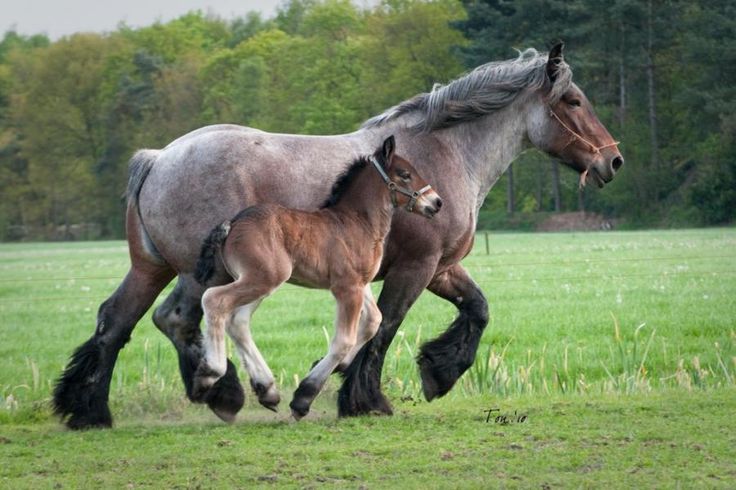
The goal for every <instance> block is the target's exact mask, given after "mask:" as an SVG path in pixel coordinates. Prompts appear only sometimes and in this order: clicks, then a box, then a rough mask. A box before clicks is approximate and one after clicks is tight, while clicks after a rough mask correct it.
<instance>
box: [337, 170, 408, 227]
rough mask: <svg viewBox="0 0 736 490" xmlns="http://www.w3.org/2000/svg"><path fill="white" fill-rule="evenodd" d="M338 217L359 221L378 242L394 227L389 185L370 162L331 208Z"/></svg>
mask: <svg viewBox="0 0 736 490" xmlns="http://www.w3.org/2000/svg"><path fill="white" fill-rule="evenodd" d="M329 209H331V211H332V213H333V214H335V215H344V216H351V217H354V218H357V219H358V220H359V221H360V222H362V223H363V224H364V225H366V226H367V228H368V229H369V230H370V232H371V233H372V234H375V235H376V236H375V238H382V237H384V236H385V235H386V234H387V233H388V230H389V227H390V226H391V217H392V216H393V210H394V207H393V204H392V203H391V194H390V192H389V190H388V185H386V183H385V182H384V181H383V179H382V178H381V176H380V175H379V173H378V170H376V169H375V168H374V167H373V165H372V164H371V163H370V162H366V163H365V167H364V168H363V169H361V171H360V173H359V174H358V175H356V176H355V178H354V179H353V181H352V182H350V184H349V185H348V187H347V189H345V193H344V194H343V195H342V197H341V198H340V200H339V201H338V202H337V203H336V204H335V205H334V206H333V207H332V208H329Z"/></svg>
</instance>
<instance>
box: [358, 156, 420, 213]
mask: <svg viewBox="0 0 736 490" xmlns="http://www.w3.org/2000/svg"><path fill="white" fill-rule="evenodd" d="M368 160H370V162H371V163H372V164H373V166H374V167H376V170H378V173H379V174H380V175H381V178H382V179H383V181H384V182H385V183H386V185H387V186H388V190H389V192H390V194H391V204H393V206H394V207H397V206H398V202H397V200H396V193H397V192H400V193H401V194H404V195H405V196H408V197H409V202H408V203H406V210H407V211H409V212H412V211H414V205H415V204H416V203H417V201H418V200H419V198H420V197H422V195H423V194H424V193H426V192H428V191H429V190H430V189H432V186H431V185H425V186H424V187H422V188H421V189H419V190H418V191H413V190H411V189H407V188H405V187H399V186H398V185H397V184H396V182H394V181H393V180H391V179H390V178H389V176H388V174H387V173H386V171H385V170H384V169H383V167H382V166H381V164H380V163H378V160H376V158H375V157H374V156H373V155H371V156H370V157H369V158H368Z"/></svg>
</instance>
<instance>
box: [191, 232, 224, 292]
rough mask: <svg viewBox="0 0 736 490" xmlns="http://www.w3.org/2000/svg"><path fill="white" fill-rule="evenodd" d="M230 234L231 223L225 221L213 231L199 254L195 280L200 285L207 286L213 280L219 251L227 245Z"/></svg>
mask: <svg viewBox="0 0 736 490" xmlns="http://www.w3.org/2000/svg"><path fill="white" fill-rule="evenodd" d="M229 233H230V221H225V222H224V223H222V224H221V225H217V226H216V227H215V229H214V230H212V231H211V232H210V234H209V236H208V237H207V238H205V240H204V243H203V244H202V251H201V252H200V253H199V260H197V268H196V269H195V271H194V279H196V280H197V282H198V283H200V284H205V283H207V281H209V280H210V279H211V278H212V275H213V274H214V273H215V259H216V258H217V251H218V250H219V249H220V247H222V244H223V243H225V239H226V238H227V235H228V234H229Z"/></svg>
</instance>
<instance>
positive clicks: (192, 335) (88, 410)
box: [53, 44, 624, 428]
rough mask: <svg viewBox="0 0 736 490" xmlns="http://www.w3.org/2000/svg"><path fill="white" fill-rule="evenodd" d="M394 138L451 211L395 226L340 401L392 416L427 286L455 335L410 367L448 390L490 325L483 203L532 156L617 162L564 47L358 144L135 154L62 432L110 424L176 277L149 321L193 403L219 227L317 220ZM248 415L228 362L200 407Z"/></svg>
mask: <svg viewBox="0 0 736 490" xmlns="http://www.w3.org/2000/svg"><path fill="white" fill-rule="evenodd" d="M390 134H393V135H395V136H396V140H397V144H398V146H399V147H401V148H402V155H403V156H404V157H405V158H407V159H408V160H409V161H411V162H414V163H415V165H416V168H417V171H418V172H420V173H421V174H422V176H423V177H424V178H425V179H427V180H428V181H429V182H432V185H433V187H434V188H435V189H436V190H437V192H438V193H439V194H440V195H442V196H443V197H444V198H445V200H446V205H445V206H444V207H443V210H442V213H440V214H439V215H438V217H437V218H436V219H434V220H431V221H430V220H425V219H423V218H421V217H419V216H416V215H413V214H410V213H400V214H398V215H397V216H396V218H395V219H394V221H393V225H392V228H391V231H390V232H389V236H388V238H387V242H386V246H385V250H384V256H383V261H382V263H381V267H380V270H379V272H378V274H377V276H376V278H377V279H383V280H384V284H383V290H382V291H381V294H380V296H379V298H378V307H379V308H380V310H381V313H382V315H383V319H382V322H381V326H380V328H379V331H378V333H377V334H376V336H375V337H373V339H372V340H371V341H370V342H368V343H367V344H366V345H365V346H364V347H363V348H362V349H361V351H360V352H359V353H358V355H357V356H356V357H355V359H354V360H353V362H352V363H351V365H350V366H349V368H348V369H347V371H346V372H345V373H344V381H343V385H342V387H341V388H340V391H339V396H338V405H339V406H338V411H339V414H340V415H342V416H346V415H356V414H364V413H372V412H377V413H384V414H390V413H391V405H390V404H389V402H388V401H387V400H386V398H385V397H384V395H383V394H382V393H381V387H380V379H381V370H382V368H383V361H384V357H385V355H386V350H387V349H388V346H389V344H390V343H391V341H392V339H393V338H394V335H395V334H396V330H397V328H398V327H399V325H400V324H401V321H402V320H403V318H404V316H405V315H406V312H407V311H408V309H409V308H410V307H411V305H412V304H413V303H414V301H415V300H416V299H417V297H418V296H419V294H420V293H421V292H422V291H423V290H424V289H425V288H427V289H429V290H430V291H432V292H433V293H434V294H436V295H437V296H439V297H441V298H444V299H445V300H447V301H450V302H452V303H453V304H454V305H455V306H456V307H457V309H458V316H457V318H456V319H455V320H454V321H453V322H452V324H451V325H450V326H449V328H448V329H447V331H445V332H444V333H443V334H442V335H440V336H439V337H438V338H436V339H433V340H431V341H429V342H427V343H425V344H424V345H423V346H422V348H421V351H420V354H419V356H418V359H417V362H418V364H419V370H420V374H421V379H422V388H423V391H424V395H425V397H426V398H427V399H428V400H432V399H433V398H436V397H439V396H442V395H444V394H445V393H447V392H448V391H449V390H450V389H451V388H452V386H453V385H454V384H455V382H456V381H457V379H458V378H459V377H460V376H461V375H462V374H463V373H464V372H465V370H467V369H468V367H470V366H471V364H472V363H473V360H474V358H475V353H476V350H477V348H478V342H479V341H480V337H481V334H482V332H483V330H484V328H485V326H486V324H487V323H488V304H487V302H486V299H485V298H484V296H483V293H482V292H481V290H480V289H479V288H478V286H477V285H476V284H475V283H474V282H473V280H472V279H471V278H470V276H469V275H468V273H467V272H466V271H465V269H464V268H463V267H462V266H461V265H460V260H461V259H462V258H463V257H464V256H465V255H466V254H467V253H468V252H469V251H470V249H471V246H472V243H473V236H474V231H475V225H476V220H477V216H478V210H479V208H480V206H481V204H482V203H483V200H484V198H485V196H486V194H488V191H489V190H490V188H491V187H492V186H493V184H494V183H495V182H496V181H497V180H498V178H499V177H500V176H501V174H502V173H503V172H504V171H505V170H506V169H507V168H508V166H509V165H510V164H511V162H512V161H513V160H514V158H516V157H517V156H518V155H519V154H520V153H521V152H522V151H523V150H524V149H525V148H528V147H535V148H537V149H539V150H542V151H544V152H547V153H548V154H550V155H552V156H554V157H557V158H559V159H560V160H562V161H563V162H564V163H565V164H567V165H568V166H569V167H571V168H572V169H574V170H576V171H578V172H579V173H580V174H581V177H582V178H581V180H583V181H587V182H589V183H590V182H592V183H595V184H597V185H598V186H601V187H602V186H603V185H604V184H605V183H607V182H609V181H610V180H611V179H613V177H614V174H615V173H616V171H617V170H618V169H619V168H620V167H621V165H623V162H624V160H623V157H622V156H621V153H619V151H618V148H617V146H616V144H615V141H614V140H613V138H611V135H610V134H609V133H608V131H607V130H606V128H605V127H603V125H602V124H601V123H600V121H599V120H598V118H597V117H596V116H595V114H594V112H593V108H592V106H591V104H590V102H589V101H588V99H587V98H586V97H585V95H584V94H583V92H582V91H581V90H580V89H579V88H578V87H577V86H576V85H575V84H574V83H573V82H572V72H571V70H570V68H569V66H568V65H567V63H565V61H564V59H563V55H562V45H561V44H558V45H556V46H554V47H553V48H552V49H551V51H550V52H549V54H548V55H540V54H539V53H537V52H536V51H535V50H533V49H528V50H526V51H524V52H523V53H521V54H520V55H519V57H518V58H516V59H513V60H508V61H501V62H492V63H488V64H485V65H482V66H479V67H478V68H476V69H475V70H473V71H471V72H470V73H468V74H466V75H465V76H462V77H461V78H458V79H457V80H454V81H453V82H450V83H449V84H447V85H445V86H439V85H438V86H435V87H434V88H433V89H432V91H431V92H429V93H424V94H419V95H416V96H415V97H413V98H411V99H408V100H406V101H404V102H402V103H400V104H398V105H396V106H394V107H392V108H390V109H388V110H387V111H386V112H384V113H383V114H380V115H378V116H376V117H374V118H372V119H369V120H368V121H366V122H365V123H364V124H363V126H362V127H361V128H360V129H359V130H357V131H356V132H354V133H350V134H344V135H338V136H297V135H287V134H271V133H266V132H263V131H259V130H256V129H251V128H245V127H241V126H234V125H218V126H208V127H205V128H201V129H198V130H196V131H193V132H191V133H189V134H187V135H184V136H182V137H181V138H179V139H177V140H175V141H174V142H172V143H170V144H169V145H168V146H167V147H166V148H164V149H163V150H142V151H139V152H138V153H136V154H135V155H134V156H133V158H132V159H131V162H130V179H129V182H128V191H127V196H128V208H127V219H126V231H127V236H128V244H129V250H130V258H131V267H130V271H129V272H128V274H127V276H126V277H125V279H124V281H123V283H122V284H121V285H120V286H119V287H118V289H117V290H116V291H115V292H114V293H113V294H112V296H110V298H108V299H107V300H106V301H105V302H104V303H102V305H101V306H100V309H99V312H98V316H97V329H96V330H95V332H94V335H93V336H92V337H91V338H90V339H89V340H88V341H87V342H85V343H84V344H82V345H81V346H80V347H79V348H78V349H77V350H76V351H75V353H74V354H73V356H72V359H71V361H70V362H69V365H68V366H67V368H66V369H65V371H64V373H63V374H62V376H61V377H60V379H59V381H58V383H57V385H56V389H55V391H54V397H53V403H54V408H55V410H56V412H57V413H58V414H59V415H60V416H61V417H62V418H64V419H66V423H67V425H68V426H69V427H72V428H85V427H95V426H110V425H111V424H112V417H111V415H110V411H109V409H108V403H107V402H108V394H109V388H110V379H111V376H112V371H113V366H114V365H115V361H116V359H117V356H118V352H119V351H120V349H121V348H122V347H123V345H124V344H125V343H126V342H127V341H128V340H129V338H130V334H131V332H132V330H133V328H134V327H135V324H136V323H137V322H138V320H139V319H140V318H141V316H143V314H144V313H145V312H146V311H147V310H148V309H149V308H150V306H151V304H152V303H153V301H154V300H155V298H156V297H157V296H158V294H159V293H160V292H161V290H162V289H163V288H164V287H165V286H166V285H167V284H168V283H169V282H170V281H171V280H172V279H173V278H174V277H176V276H177V275H178V282H177V285H176V287H175V288H174V290H173V291H172V293H171V294H170V295H169V296H168V297H167V299H166V300H165V301H164V302H163V303H162V304H161V305H160V306H159V307H158V308H156V310H155V312H154V314H153V321H154V323H155V324H156V326H157V327H158V328H159V329H160V330H161V331H162V332H164V333H165V334H166V335H167V336H168V337H169V338H170V339H171V341H172V343H173V344H174V346H175V347H176V349H177V351H178V354H179V367H180V370H181V374H182V378H183V381H184V386H185V387H186V391H187V394H188V395H189V397H190V398H191V396H192V379H193V374H194V371H195V370H196V368H197V366H198V365H199V362H200V359H201V356H202V347H201V346H202V335H201V332H200V329H199V322H200V319H201V317H202V309H201V307H200V300H201V297H202V293H203V291H204V288H203V287H202V286H201V285H200V284H198V283H197V281H195V280H194V278H193V272H194V268H195V264H196V262H197V257H198V254H199V251H200V245H201V244H202V241H203V240H204V238H205V237H206V236H207V234H208V233H209V232H210V230H211V229H212V225H213V223H218V222H222V221H224V220H225V219H227V218H229V217H231V216H233V215H234V214H235V213H236V212H237V211H238V210H239V209H242V208H243V207H244V206H250V205H253V204H256V203H260V202H275V203H279V204H281V205H284V206H286V207H290V208H297V209H306V210H308V209H316V208H317V207H318V206H319V205H320V204H321V203H322V202H323V201H324V199H325V198H326V197H327V196H328V195H329V194H330V184H331V182H332V176H334V175H336V174H337V173H339V172H341V171H343V170H344V169H345V167H346V155H348V156H352V157H353V158H356V157H357V156H359V155H363V154H366V153H370V152H371V151H373V148H375V147H377V146H378V144H379V143H380V142H381V141H383V140H384V139H385V138H386V136H388V135H390ZM408 243H411V246H407V245H406V244H408ZM216 280H219V281H222V282H223V283H224V282H226V281H227V280H228V279H227V277H225V275H221V276H219V277H218V278H216ZM243 403H244V391H243V388H242V386H241V384H240V382H239V380H238V378H237V375H236V372H235V369H234V366H233V364H232V363H230V362H229V361H228V368H227V372H226V374H225V376H223V377H222V378H220V379H219V380H218V382H217V383H216V384H215V385H214V386H213V387H212V389H210V391H209V392H208V397H207V404H208V406H209V407H210V408H211V409H212V410H213V411H214V412H215V413H217V414H219V415H220V416H221V417H223V418H225V419H228V418H232V416H233V414H235V413H236V412H237V411H238V410H239V409H240V408H241V407H242V405H243Z"/></svg>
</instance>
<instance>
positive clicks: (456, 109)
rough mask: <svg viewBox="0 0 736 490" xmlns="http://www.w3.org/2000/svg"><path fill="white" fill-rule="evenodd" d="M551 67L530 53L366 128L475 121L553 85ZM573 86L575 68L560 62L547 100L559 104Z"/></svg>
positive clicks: (477, 72) (440, 88) (416, 100)
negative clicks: (403, 120) (409, 119)
mask: <svg viewBox="0 0 736 490" xmlns="http://www.w3.org/2000/svg"><path fill="white" fill-rule="evenodd" d="M546 65H547V55H546V54H544V55H542V54H540V53H539V52H537V50H535V49H532V48H529V49H526V50H524V51H521V52H519V56H518V57H517V58H515V59H511V60H506V61H493V62H491V63H486V64H485V65H481V66H479V67H477V68H475V69H474V70H473V71H471V72H470V73H467V74H466V75H464V76H462V77H460V78H458V79H457V80H453V81H452V82H450V83H448V84H447V85H440V84H436V85H435V86H434V87H433V88H432V91H431V92H429V93H423V94H419V95H415V96H414V97H412V98H411V99H408V100H405V101H404V102H402V103H400V104H398V105H396V106H394V107H391V108H390V109H388V110H386V111H385V112H384V113H383V114H379V115H378V116H375V117H372V118H371V119H368V120H367V121H366V122H364V123H363V126H362V127H363V128H371V127H376V126H381V125H383V124H385V123H387V122H389V121H392V120H394V119H397V118H398V117H400V116H403V115H405V114H409V113H413V114H417V115H418V116H419V119H418V120H417V121H416V122H415V123H414V124H413V126H412V128H413V129H415V130H419V131H424V132H429V131H433V130H436V129H442V128H447V127H450V126H454V125H456V124H460V123H462V122H466V121H472V120H474V119H477V118H479V117H482V116H485V115H487V114H490V113H492V112H495V111H498V110H500V109H503V108H504V107H506V106H507V105H509V104H510V103H511V102H513V101H514V100H515V99H516V97H517V96H518V95H519V94H520V93H521V92H522V91H524V90H526V89H532V90H538V89H541V88H543V87H545V86H546V85H549V79H548V78H547V76H546ZM571 83H572V70H570V67H569V66H568V65H567V63H565V62H564V61H561V62H560V64H559V65H558V72H557V78H556V80H555V83H554V84H553V85H552V87H550V91H549V94H548V95H547V97H548V100H549V101H550V102H551V103H555V102H557V101H558V100H559V99H560V97H561V96H562V94H563V93H565V91H566V90H567V89H568V88H569V87H570V84H571Z"/></svg>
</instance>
